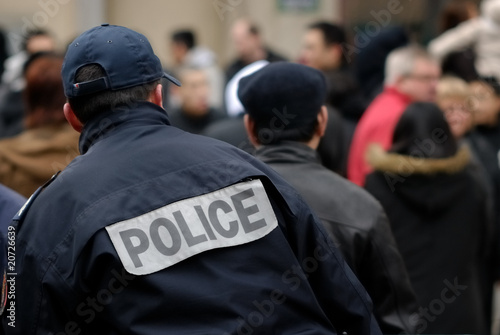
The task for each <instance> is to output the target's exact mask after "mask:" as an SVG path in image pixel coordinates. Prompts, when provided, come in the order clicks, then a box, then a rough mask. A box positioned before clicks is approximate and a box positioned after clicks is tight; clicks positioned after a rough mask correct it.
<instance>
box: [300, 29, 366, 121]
mask: <svg viewBox="0 0 500 335" xmlns="http://www.w3.org/2000/svg"><path fill="white" fill-rule="evenodd" d="M345 43H346V34H345V31H344V29H343V28H342V27H341V26H339V25H335V24H331V23H329V22H323V21H321V22H316V23H313V24H311V25H310V26H309V27H308V30H307V32H306V34H305V36H304V39H303V46H302V51H301V54H300V62H301V63H303V64H304V65H307V66H310V67H313V68H315V69H318V70H320V71H321V72H322V73H323V74H324V75H325V77H326V83H327V87H328V88H327V92H328V93H327V98H326V102H327V103H328V104H329V105H331V106H332V107H335V108H336V109H338V110H339V111H340V112H341V113H342V116H343V117H344V118H346V119H348V120H351V121H358V120H359V118H360V117H361V115H362V114H363V112H364V111H365V109H366V107H367V103H366V101H365V100H364V97H363V95H362V94H361V92H360V89H359V85H358V83H357V81H356V78H355V77H354V75H353V73H352V71H351V69H350V67H349V64H348V62H347V60H346V58H345V56H344V52H343V49H342V48H343V44H345Z"/></svg>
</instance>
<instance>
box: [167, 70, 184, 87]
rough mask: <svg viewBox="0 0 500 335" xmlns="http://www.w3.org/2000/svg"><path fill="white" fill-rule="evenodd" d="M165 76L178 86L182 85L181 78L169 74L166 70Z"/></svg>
mask: <svg viewBox="0 0 500 335" xmlns="http://www.w3.org/2000/svg"><path fill="white" fill-rule="evenodd" d="M163 78H166V79H168V80H169V81H171V82H172V83H174V84H175V85H177V86H181V82H180V81H179V79H177V78H175V77H173V76H171V75H169V74H168V73H166V72H163Z"/></svg>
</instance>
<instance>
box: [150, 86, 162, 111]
mask: <svg viewBox="0 0 500 335" xmlns="http://www.w3.org/2000/svg"><path fill="white" fill-rule="evenodd" d="M149 101H150V102H152V103H154V104H155V105H158V106H160V107H161V108H163V86H162V84H158V85H157V86H156V88H155V89H154V90H153V92H151V96H150V97H149Z"/></svg>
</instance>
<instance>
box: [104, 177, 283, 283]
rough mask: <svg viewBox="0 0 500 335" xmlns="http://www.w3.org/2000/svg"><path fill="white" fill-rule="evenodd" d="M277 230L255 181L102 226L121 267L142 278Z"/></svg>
mask: <svg viewBox="0 0 500 335" xmlns="http://www.w3.org/2000/svg"><path fill="white" fill-rule="evenodd" d="M277 226H278V220H277V219H276V216H275V214H274V211H273V209H272V206H271V203H270V202H269V198H268V197H267V194H266V192H265V189H264V186H263V185H262V182H261V181H260V180H252V181H248V182H242V183H239V184H235V185H232V186H229V187H226V188H223V189H220V190H217V191H215V192H212V193H207V194H204V195H200V196H196V197H194V198H189V199H185V200H181V201H178V202H175V203H171V204H168V205H166V206H164V207H161V208H158V209H156V210H154V211H151V212H148V213H145V214H143V215H140V216H137V217H135V218H132V219H128V220H125V221H120V222H117V223H114V224H112V225H110V226H107V227H106V230H107V232H108V234H109V237H110V238H111V241H112V243H113V246H114V247H115V249H116V252H117V253H118V256H119V257H120V260H121V262H122V263H123V266H124V267H125V269H126V270H127V271H128V272H129V273H132V274H135V275H146V274H150V273H154V272H157V271H160V270H162V269H165V268H168V267H169V266H172V265H174V264H176V263H178V262H181V261H183V260H185V259H187V258H189V257H191V256H194V255H197V254H199V253H201V252H204V251H207V250H211V249H217V248H224V247H231V246H236V245H241V244H245V243H249V242H252V241H255V240H258V239H260V238H262V237H264V236H266V235H267V234H269V233H270V232H271V231H272V230H273V229H275V228H276V227H277Z"/></svg>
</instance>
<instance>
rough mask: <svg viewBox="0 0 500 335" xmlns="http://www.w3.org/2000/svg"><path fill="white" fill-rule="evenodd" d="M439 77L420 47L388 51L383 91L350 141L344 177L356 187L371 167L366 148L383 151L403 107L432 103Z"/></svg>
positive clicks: (432, 63) (362, 182)
mask: <svg viewBox="0 0 500 335" xmlns="http://www.w3.org/2000/svg"><path fill="white" fill-rule="evenodd" d="M440 75H441V70H440V68H439V65H438V63H437V62H436V61H435V60H434V59H433V58H432V57H431V56H430V55H429V54H428V53H427V52H426V51H425V49H422V48H421V47H419V46H417V45H410V46H405V47H402V48H398V49H395V50H394V51H392V52H391V53H390V54H389V56H388V57H387V60H386V66H385V79H384V85H385V86H384V90H383V91H382V93H380V94H379V95H378V96H377V97H376V98H375V100H373V101H372V103H371V104H370V106H368V109H367V110H366V111H365V113H364V114H363V116H362V117H361V120H360V121H359V123H358V125H357V127H356V130H355V132H354V136H353V139H352V143H351V147H350V152H349V158H348V165H347V177H348V178H349V180H351V181H352V182H354V183H355V184H358V185H360V186H362V185H364V181H365V176H366V175H367V174H368V173H370V172H371V168H370V166H369V165H368V163H367V162H366V160H365V154H366V149H367V147H368V145H370V144H371V143H378V144H380V145H381V146H382V148H384V149H385V150H387V149H389V148H390V147H391V144H392V136H393V133H394V128H395V127H396V124H397V122H398V121H399V118H400V117H401V115H402V114H403V111H404V110H405V108H406V107H407V106H408V105H409V104H410V103H411V102H415V101H434V100H435V98H436V86H437V83H438V80H439V78H440Z"/></svg>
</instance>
